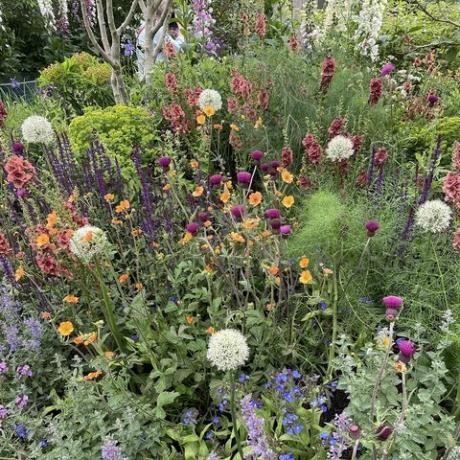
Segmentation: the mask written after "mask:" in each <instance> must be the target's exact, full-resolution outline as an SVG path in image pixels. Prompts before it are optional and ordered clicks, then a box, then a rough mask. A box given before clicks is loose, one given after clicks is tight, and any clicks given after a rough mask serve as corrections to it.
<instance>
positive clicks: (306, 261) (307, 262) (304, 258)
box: [299, 256, 310, 268]
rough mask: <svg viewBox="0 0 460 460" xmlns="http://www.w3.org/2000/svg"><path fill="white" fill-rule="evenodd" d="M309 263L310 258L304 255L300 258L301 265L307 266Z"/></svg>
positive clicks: (301, 266)
mask: <svg viewBox="0 0 460 460" xmlns="http://www.w3.org/2000/svg"><path fill="white" fill-rule="evenodd" d="M309 263H310V260H309V259H308V258H307V257H305V256H304V257H302V258H301V259H300V260H299V267H300V268H307V267H308V264H309Z"/></svg>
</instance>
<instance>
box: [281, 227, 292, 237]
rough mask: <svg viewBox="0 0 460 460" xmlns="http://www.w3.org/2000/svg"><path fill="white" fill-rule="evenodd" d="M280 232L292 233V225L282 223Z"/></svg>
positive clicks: (283, 233)
mask: <svg viewBox="0 0 460 460" xmlns="http://www.w3.org/2000/svg"><path fill="white" fill-rule="evenodd" d="M280 233H281V235H290V234H291V226H290V225H281V227H280Z"/></svg>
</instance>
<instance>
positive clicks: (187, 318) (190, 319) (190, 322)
mask: <svg viewBox="0 0 460 460" xmlns="http://www.w3.org/2000/svg"><path fill="white" fill-rule="evenodd" d="M185 320H186V321H187V324H192V323H193V320H194V318H193V316H192V315H188V316H186V317H185Z"/></svg>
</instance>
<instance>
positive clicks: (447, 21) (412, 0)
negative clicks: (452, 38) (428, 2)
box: [406, 0, 460, 28]
mask: <svg viewBox="0 0 460 460" xmlns="http://www.w3.org/2000/svg"><path fill="white" fill-rule="evenodd" d="M406 2H407V3H408V4H409V5H411V4H415V6H416V7H417V8H418V9H419V10H420V11H421V12H422V13H425V14H426V15H427V16H428V17H429V18H430V19H432V20H433V21H436V22H442V23H444V24H450V25H451V26H454V27H457V28H460V24H459V23H457V22H454V21H451V20H450V19H444V18H437V17H436V16H434V15H433V14H432V13H430V12H429V11H428V10H427V8H426V7H425V6H424V5H422V4H421V3H420V2H419V1H418V0H406Z"/></svg>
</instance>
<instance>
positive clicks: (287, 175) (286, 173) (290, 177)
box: [281, 169, 294, 184]
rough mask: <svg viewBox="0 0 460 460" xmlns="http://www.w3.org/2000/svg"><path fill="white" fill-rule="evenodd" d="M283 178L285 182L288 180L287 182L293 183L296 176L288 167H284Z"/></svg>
mask: <svg viewBox="0 0 460 460" xmlns="http://www.w3.org/2000/svg"><path fill="white" fill-rule="evenodd" d="M281 179H283V182H286V184H291V183H292V181H293V180H294V176H293V175H292V174H291V173H290V172H289V171H288V170H287V169H283V170H282V171H281Z"/></svg>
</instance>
